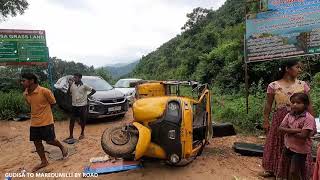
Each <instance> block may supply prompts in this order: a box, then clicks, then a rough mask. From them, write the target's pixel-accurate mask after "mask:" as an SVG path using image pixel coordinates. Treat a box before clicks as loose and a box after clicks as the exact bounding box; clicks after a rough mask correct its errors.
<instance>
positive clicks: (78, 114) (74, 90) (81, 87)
mask: <svg viewBox="0 0 320 180" xmlns="http://www.w3.org/2000/svg"><path fill="white" fill-rule="evenodd" d="M81 79H82V75H81V74H80V73H75V74H74V75H73V79H70V80H69V89H68V92H67V93H68V94H70V95H71V99H72V115H71V119H70V125H69V131H70V135H69V137H68V138H67V139H65V140H64V142H66V143H68V144H73V143H74V142H75V139H74V138H73V129H74V124H75V121H76V119H78V118H79V119H80V126H81V134H80V136H79V140H81V139H83V138H84V129H85V126H86V121H87V118H88V108H89V107H88V98H89V97H90V96H92V95H93V94H94V93H96V91H95V90H94V89H92V88H91V87H89V86H88V85H86V84H83V82H82V81H81Z"/></svg>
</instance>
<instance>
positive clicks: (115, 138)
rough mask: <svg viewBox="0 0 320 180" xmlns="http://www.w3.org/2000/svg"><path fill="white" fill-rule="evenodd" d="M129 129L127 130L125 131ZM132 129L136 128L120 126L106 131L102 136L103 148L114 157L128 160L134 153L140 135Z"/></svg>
mask: <svg viewBox="0 0 320 180" xmlns="http://www.w3.org/2000/svg"><path fill="white" fill-rule="evenodd" d="M125 128H127V130H124V129H125ZM130 129H132V130H133V129H135V128H134V127H131V126H130V127H126V126H118V127H114V128H108V129H106V130H105V131H104V132H103V134H102V136H101V146H102V149H103V151H104V152H105V153H107V154H108V155H110V156H112V157H117V158H127V157H131V156H130V155H131V154H132V153H133V152H134V150H135V148H136V145H137V143H138V135H137V134H134V133H133V132H132V131H130Z"/></svg>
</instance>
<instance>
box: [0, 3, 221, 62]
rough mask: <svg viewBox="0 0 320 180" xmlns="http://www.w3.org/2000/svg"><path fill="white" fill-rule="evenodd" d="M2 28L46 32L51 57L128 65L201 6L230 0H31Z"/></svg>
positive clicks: (178, 30) (170, 35) (175, 31)
mask: <svg viewBox="0 0 320 180" xmlns="http://www.w3.org/2000/svg"><path fill="white" fill-rule="evenodd" d="M28 2H29V8H28V9H27V10H26V12H25V14H23V15H22V16H17V17H13V18H9V19H7V20H6V21H5V22H2V23H1V26H0V27H1V29H35V30H45V31H46V37H47V45H48V47H49V52H50V56H51V57H54V56H55V57H58V58H60V59H63V60H67V61H75V62H81V63H84V64H86V65H88V66H91V65H93V66H95V67H99V66H104V65H110V64H116V63H128V62H132V61H135V60H138V59H140V58H141V57H142V55H147V54H148V53H150V52H152V51H154V50H156V49H157V48H158V47H160V46H161V45H162V44H163V43H165V42H167V41H169V40H170V39H171V38H173V37H175V36H176V35H177V34H179V33H181V27H183V25H184V24H185V22H186V21H187V17H186V14H187V13H190V12H192V10H193V9H194V8H196V7H203V8H211V9H214V10H215V9H218V8H219V7H220V6H222V5H223V3H224V2H225V0H28Z"/></svg>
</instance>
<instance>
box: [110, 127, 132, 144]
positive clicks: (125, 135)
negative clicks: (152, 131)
mask: <svg viewBox="0 0 320 180" xmlns="http://www.w3.org/2000/svg"><path fill="white" fill-rule="evenodd" d="M110 139H111V141H112V142H113V143H114V144H116V145H120V146H121V145H125V144H127V143H128V142H129V140H130V133H129V132H127V131H125V130H122V129H115V130H114V131H112V133H111V134H110Z"/></svg>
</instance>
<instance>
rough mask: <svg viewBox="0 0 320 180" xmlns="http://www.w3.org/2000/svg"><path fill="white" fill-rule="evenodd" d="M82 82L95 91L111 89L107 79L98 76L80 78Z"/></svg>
mask: <svg viewBox="0 0 320 180" xmlns="http://www.w3.org/2000/svg"><path fill="white" fill-rule="evenodd" d="M82 82H83V83H85V84H87V85H88V86H90V87H92V88H93V89H94V90H96V91H108V90H111V89H113V87H112V86H111V85H110V84H109V83H108V82H107V81H105V80H103V79H100V78H82Z"/></svg>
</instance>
